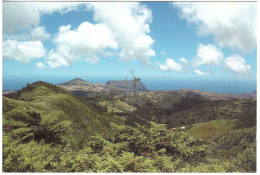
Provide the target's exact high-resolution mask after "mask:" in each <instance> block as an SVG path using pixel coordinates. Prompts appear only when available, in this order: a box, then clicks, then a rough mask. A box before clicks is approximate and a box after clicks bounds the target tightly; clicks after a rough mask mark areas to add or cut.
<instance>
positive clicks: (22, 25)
mask: <svg viewBox="0 0 260 175" xmlns="http://www.w3.org/2000/svg"><path fill="white" fill-rule="evenodd" d="M82 4H83V3H77V2H3V32H4V33H12V32H17V31H26V30H32V28H33V27H37V26H38V25H39V23H40V17H41V16H42V15H44V14H51V13H53V12H59V13H62V14H63V13H66V12H69V11H72V10H77V9H78V8H79V7H80V5H82Z"/></svg>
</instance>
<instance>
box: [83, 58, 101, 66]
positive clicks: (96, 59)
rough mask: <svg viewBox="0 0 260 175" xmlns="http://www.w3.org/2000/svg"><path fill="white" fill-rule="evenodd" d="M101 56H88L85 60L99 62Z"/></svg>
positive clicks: (92, 62)
mask: <svg viewBox="0 0 260 175" xmlns="http://www.w3.org/2000/svg"><path fill="white" fill-rule="evenodd" d="M99 60H100V58H99V57H97V56H93V57H88V58H86V59H85V61H87V62H89V63H91V64H97V63H98V62H99Z"/></svg>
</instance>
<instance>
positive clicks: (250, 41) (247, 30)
mask: <svg viewBox="0 0 260 175" xmlns="http://www.w3.org/2000/svg"><path fill="white" fill-rule="evenodd" d="M171 5H172V7H173V8H177V9H178V12H179V15H180V17H181V18H182V19H185V20H187V21H188V22H189V23H194V24H195V25H197V27H198V34H199V35H202V36H203V35H204V36H207V35H213V36H214V39H215V41H216V42H217V43H218V45H219V46H220V47H229V48H232V49H238V50H240V51H242V52H249V51H251V50H253V49H254V48H255V47H256V38H257V37H256V36H257V22H256V16H257V15H256V14H257V11H256V3H255V2H242V3H241V2H221V3H220V2H173V3H171ZM223 12H225V13H223Z"/></svg>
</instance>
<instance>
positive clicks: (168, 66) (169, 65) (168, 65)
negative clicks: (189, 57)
mask: <svg viewBox="0 0 260 175" xmlns="http://www.w3.org/2000/svg"><path fill="white" fill-rule="evenodd" d="M157 64H158V65H159V67H160V69H161V70H165V71H169V70H175V71H177V72H182V71H183V67H182V65H180V64H179V63H176V62H175V61H174V60H173V59H170V58H167V59H166V62H165V64H160V63H159V62H157Z"/></svg>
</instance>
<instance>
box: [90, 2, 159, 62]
mask: <svg viewBox="0 0 260 175" xmlns="http://www.w3.org/2000/svg"><path fill="white" fill-rule="evenodd" d="M88 7H89V9H92V10H93V11H94V20H95V21H96V22H99V23H102V24H104V25H106V26H107V27H108V28H109V29H110V30H111V31H113V33H114V38H115V40H116V41H117V42H118V44H119V47H120V52H119V57H120V59H121V60H125V61H129V60H138V59H140V60H142V63H143V64H144V65H146V66H149V65H150V57H152V56H155V52H154V50H153V49H152V44H153V43H154V40H153V39H152V38H151V37H150V36H149V35H148V34H149V32H150V28H149V23H151V22H152V12H151V10H150V9H149V8H147V7H146V6H145V5H142V4H140V3H138V2H124V3H120V2H119V3H118V2H113V3H99V2H96V3H89V6H88Z"/></svg>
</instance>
